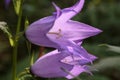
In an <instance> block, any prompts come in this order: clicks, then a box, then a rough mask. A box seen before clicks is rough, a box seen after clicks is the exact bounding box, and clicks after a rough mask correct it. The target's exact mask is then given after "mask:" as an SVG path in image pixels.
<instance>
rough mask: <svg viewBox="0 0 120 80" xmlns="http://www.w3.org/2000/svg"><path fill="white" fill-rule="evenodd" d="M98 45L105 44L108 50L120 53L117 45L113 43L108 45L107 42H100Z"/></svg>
mask: <svg viewBox="0 0 120 80" xmlns="http://www.w3.org/2000/svg"><path fill="white" fill-rule="evenodd" d="M100 46H106V47H107V49H108V50H109V51H113V52H117V53H120V47H118V46H113V45H108V44H102V45H100Z"/></svg>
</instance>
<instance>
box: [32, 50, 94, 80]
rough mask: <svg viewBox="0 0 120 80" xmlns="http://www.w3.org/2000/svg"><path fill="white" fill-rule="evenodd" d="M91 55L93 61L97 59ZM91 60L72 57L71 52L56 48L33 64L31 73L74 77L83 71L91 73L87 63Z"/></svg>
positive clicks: (50, 76)
mask: <svg viewBox="0 0 120 80" xmlns="http://www.w3.org/2000/svg"><path fill="white" fill-rule="evenodd" d="M89 57H90V59H91V60H92V61H93V60H94V59H96V57H95V56H93V55H91V54H89ZM91 60H86V59H84V58H83V57H78V56H74V57H71V56H70V55H69V54H64V53H61V52H59V51H58V50H54V51H52V52H49V53H47V54H45V55H43V56H42V57H40V58H39V59H38V60H37V61H36V62H35V63H34V64H33V65H32V66H31V73H32V74H34V75H35V76H37V77H43V78H57V77H65V78H67V79H72V78H74V77H77V76H78V75H79V74H80V73H82V72H88V73H90V71H89V68H88V66H87V65H86V64H87V63H89V62H90V61H91Z"/></svg>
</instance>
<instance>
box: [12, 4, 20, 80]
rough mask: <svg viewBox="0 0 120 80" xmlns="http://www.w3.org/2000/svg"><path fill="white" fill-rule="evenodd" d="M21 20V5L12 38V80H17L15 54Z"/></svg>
mask: <svg viewBox="0 0 120 80" xmlns="http://www.w3.org/2000/svg"><path fill="white" fill-rule="evenodd" d="M21 19H22V3H21V4H20V12H19V15H18V23H17V29H16V35H15V38H14V46H13V58H12V62H13V66H12V68H13V69H12V70H13V71H12V80H17V52H18V40H19V38H18V37H19V36H18V33H19V32H20V26H21Z"/></svg>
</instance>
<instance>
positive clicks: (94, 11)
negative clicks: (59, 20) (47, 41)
mask: <svg viewBox="0 0 120 80" xmlns="http://www.w3.org/2000/svg"><path fill="white" fill-rule="evenodd" d="M52 1H54V2H55V3H56V4H57V5H58V6H60V7H61V8H64V7H69V6H71V5H73V4H74V3H75V2H76V1H77V0H24V4H23V16H22V18H23V20H22V26H21V31H22V30H23V28H24V21H25V18H26V17H27V18H28V20H29V22H30V23H32V22H34V21H36V20H38V19H40V18H42V17H45V16H49V15H51V14H52V12H53V11H55V10H54V8H53V6H52V4H51V2H52ZM73 19H74V20H77V21H80V22H84V23H86V24H89V25H92V26H94V27H97V28H99V29H101V30H103V32H102V33H101V34H99V35H97V36H94V37H91V38H89V39H86V40H85V41H84V43H83V46H84V47H85V48H86V49H87V51H88V52H90V53H91V54H94V55H96V56H97V57H98V60H96V61H95V63H94V65H93V66H94V67H95V68H96V69H98V71H94V72H93V76H90V75H88V74H86V73H82V74H81V75H80V76H79V77H80V78H81V80H120V53H119V52H118V53H116V52H114V51H113V52H112V51H109V50H107V47H103V46H98V45H100V44H110V45H115V46H120V1H119V0H86V2H85V5H84V8H83V10H82V12H81V13H79V14H78V15H76V16H75V17H74V18H73ZM0 21H5V22H7V24H8V25H9V28H10V29H11V30H12V33H13V34H14V33H15V29H16V24H17V15H16V14H15V12H14V8H13V4H12V2H11V3H10V5H9V7H7V8H6V7H5V3H4V0H1V2H0ZM25 40H26V39H25V36H23V37H21V39H20V42H19V51H18V73H19V72H22V71H23V70H24V68H26V67H29V63H28V60H29V54H28V52H27V50H26V44H25ZM34 48H35V50H36V51H37V52H38V50H39V49H38V48H39V47H38V46H35V45H34ZM46 50H51V49H48V48H46ZM37 52H36V54H37ZM11 54H12V48H11V47H10V45H9V42H8V38H7V36H6V35H5V34H4V33H3V32H2V31H1V30H0V80H10V76H11V58H12V55H11ZM28 78H30V77H29V76H28ZM26 80H33V79H26ZM41 80H44V79H41ZM51 80H65V79H61V78H60V79H51ZM75 80H76V79H75Z"/></svg>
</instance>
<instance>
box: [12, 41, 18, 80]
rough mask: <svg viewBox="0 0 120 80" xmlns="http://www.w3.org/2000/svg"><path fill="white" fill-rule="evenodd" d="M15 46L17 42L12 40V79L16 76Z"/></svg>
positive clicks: (14, 79)
mask: <svg viewBox="0 0 120 80" xmlns="http://www.w3.org/2000/svg"><path fill="white" fill-rule="evenodd" d="M17 46H18V43H17V42H16V41H14V46H13V58H12V59H13V60H12V62H13V66H12V68H13V69H12V70H13V71H12V80H16V79H17V78H16V76H17V74H16V73H17V67H16V66H17Z"/></svg>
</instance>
